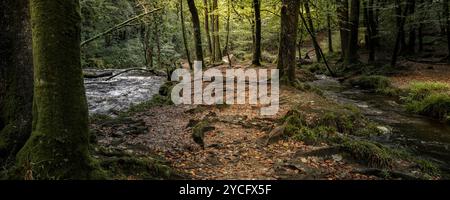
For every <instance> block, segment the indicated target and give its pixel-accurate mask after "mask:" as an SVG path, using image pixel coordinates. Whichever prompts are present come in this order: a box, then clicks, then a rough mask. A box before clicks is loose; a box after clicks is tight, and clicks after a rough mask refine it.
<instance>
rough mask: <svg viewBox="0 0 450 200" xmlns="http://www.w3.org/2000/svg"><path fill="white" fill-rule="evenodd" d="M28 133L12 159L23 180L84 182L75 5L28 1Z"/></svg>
mask: <svg viewBox="0 0 450 200" xmlns="http://www.w3.org/2000/svg"><path fill="white" fill-rule="evenodd" d="M30 8H31V22H32V25H33V26H32V27H33V28H32V33H33V59H34V94H35V95H34V100H33V131H32V134H31V137H30V139H28V141H27V142H26V144H25V146H24V147H23V148H22V149H21V150H20V152H19V153H18V155H17V166H18V168H19V169H20V172H21V173H23V175H25V177H24V178H26V179H88V178H90V175H91V172H92V167H91V162H90V157H89V153H88V143H89V142H88V110H87V103H86V96H85V90H84V85H83V78H82V71H81V64H80V22H81V17H80V12H79V11H80V6H79V2H78V0H30Z"/></svg>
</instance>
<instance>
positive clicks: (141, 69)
mask: <svg viewBox="0 0 450 200" xmlns="http://www.w3.org/2000/svg"><path fill="white" fill-rule="evenodd" d="M130 71H145V72H149V73H152V74H154V75H156V76H160V75H161V73H158V72H156V71H155V70H152V69H144V68H131V69H126V70H124V71H121V72H119V73H117V74H115V75H113V76H111V77H109V78H107V79H105V81H109V80H111V79H113V78H115V77H117V76H120V75H122V74H125V73H127V72H130Z"/></svg>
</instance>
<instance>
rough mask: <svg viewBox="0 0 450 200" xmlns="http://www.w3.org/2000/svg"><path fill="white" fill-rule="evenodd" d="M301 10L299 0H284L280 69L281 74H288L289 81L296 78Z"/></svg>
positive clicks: (279, 55)
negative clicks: (297, 42) (296, 56)
mask: <svg viewBox="0 0 450 200" xmlns="http://www.w3.org/2000/svg"><path fill="white" fill-rule="evenodd" d="M299 10H300V2H299V1H298V0H283V1H282V8H281V31H280V46H279V50H278V51H279V52H278V69H280V75H281V76H285V75H287V77H288V79H289V81H291V82H292V81H294V80H295V68H296V66H297V64H296V62H295V55H296V48H295V45H296V41H297V27H298V17H299Z"/></svg>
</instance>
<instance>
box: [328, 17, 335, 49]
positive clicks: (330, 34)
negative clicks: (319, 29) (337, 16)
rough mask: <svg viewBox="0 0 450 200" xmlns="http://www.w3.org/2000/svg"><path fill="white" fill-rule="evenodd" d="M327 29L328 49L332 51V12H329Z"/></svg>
mask: <svg viewBox="0 0 450 200" xmlns="http://www.w3.org/2000/svg"><path fill="white" fill-rule="evenodd" d="M327 31H328V51H330V52H331V53H332V52H333V51H334V50H333V30H332V29H331V14H330V13H327Z"/></svg>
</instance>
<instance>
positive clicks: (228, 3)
mask: <svg viewBox="0 0 450 200" xmlns="http://www.w3.org/2000/svg"><path fill="white" fill-rule="evenodd" d="M230 18H231V0H227V38H226V40H225V53H226V54H227V58H228V66H229V67H232V66H233V63H231V62H232V61H231V57H230V52H229V51H230V49H229V48H230Z"/></svg>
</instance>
